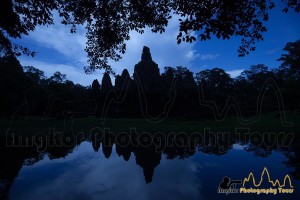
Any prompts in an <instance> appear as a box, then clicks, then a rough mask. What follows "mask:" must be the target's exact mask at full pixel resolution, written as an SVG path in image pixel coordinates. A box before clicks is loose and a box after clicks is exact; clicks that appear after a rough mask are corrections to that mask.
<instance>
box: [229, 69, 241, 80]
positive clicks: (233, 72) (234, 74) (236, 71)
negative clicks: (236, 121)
mask: <svg viewBox="0 0 300 200" xmlns="http://www.w3.org/2000/svg"><path fill="white" fill-rule="evenodd" d="M244 70H245V69H237V70H228V71H226V73H228V74H230V76H231V78H235V77H237V76H239V75H241V73H242V72H243V71H244Z"/></svg>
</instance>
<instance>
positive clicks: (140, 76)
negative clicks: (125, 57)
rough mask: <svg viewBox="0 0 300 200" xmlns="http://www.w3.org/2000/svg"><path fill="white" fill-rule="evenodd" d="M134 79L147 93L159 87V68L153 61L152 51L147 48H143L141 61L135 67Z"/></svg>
mask: <svg viewBox="0 0 300 200" xmlns="http://www.w3.org/2000/svg"><path fill="white" fill-rule="evenodd" d="M133 77H134V80H135V81H136V83H140V84H141V85H140V86H142V87H143V89H144V90H145V91H149V90H155V89H157V88H158V87H159V78H160V73H159V68H158V65H157V64H156V63H155V62H154V61H153V60H152V57H151V53H150V49H149V48H148V47H146V46H144V48H143V53H142V58H141V61H140V62H139V63H138V64H136V65H135V67H134V74H133Z"/></svg>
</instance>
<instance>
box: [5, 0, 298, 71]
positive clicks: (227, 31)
mask: <svg viewBox="0 0 300 200" xmlns="http://www.w3.org/2000/svg"><path fill="white" fill-rule="evenodd" d="M282 1H283V2H284V3H285V5H286V6H285V7H284V8H283V12H287V11H288V10H289V9H292V10H294V11H296V12H299V10H300V2H299V0H282ZM274 5H275V4H274V2H273V1H272V0H263V1H261V0H247V1H242V0H237V1H232V0H217V1H210V0H101V1H100V0H77V1H73V0H48V1H38V0H14V1H13V0H2V1H1V6H0V43H1V49H0V51H1V54H2V55H3V54H5V55H7V54H15V55H20V54H21V53H24V54H27V55H32V56H33V55H34V54H35V52H31V51H30V50H29V49H28V48H26V47H22V46H19V45H17V44H14V43H13V42H12V39H13V38H21V37H22V36H23V35H28V34H29V32H30V31H34V29H35V28H36V26H37V25H50V24H52V23H53V11H58V13H59V15H60V17H61V19H62V23H63V24H68V25H71V32H72V33H75V32H76V26H78V25H83V26H85V27H86V30H87V33H86V37H87V44H86V48H85V51H86V52H87V55H88V63H89V65H88V66H85V71H86V72H87V73H91V72H93V71H94V70H95V69H98V68H100V69H101V68H104V69H106V70H107V71H111V66H110V65H109V64H108V60H109V59H112V60H114V61H118V60H120V59H121V55H122V54H124V53H125V51H126V43H125V42H126V41H127V40H129V39H130V36H129V32H130V31H137V32H139V33H143V32H144V29H145V28H146V27H150V28H151V30H152V31H153V32H159V33H162V32H164V31H165V28H166V26H167V25H168V21H169V20H170V19H171V17H172V15H179V16H180V18H179V22H180V25H179V33H178V36H177V43H178V44H179V43H181V42H182V41H184V42H193V41H195V40H197V38H196V37H195V34H198V35H199V40H201V41H202V40H207V39H210V38H211V37H212V36H213V35H214V36H216V37H218V38H223V39H229V38H231V37H232V36H240V37H241V45H240V47H239V49H238V53H239V55H240V56H244V55H246V54H248V53H249V51H253V50H255V47H254V44H255V43H256V42H258V41H260V40H262V39H263V36H262V33H263V32H265V31H266V27H265V26H264V24H263V22H264V21H267V20H268V18H269V15H268V13H269V10H270V9H272V8H273V7H274Z"/></svg>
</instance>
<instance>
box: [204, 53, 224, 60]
mask: <svg viewBox="0 0 300 200" xmlns="http://www.w3.org/2000/svg"><path fill="white" fill-rule="evenodd" d="M219 55H220V54H218V53H216V54H212V53H207V54H201V55H200V60H215V59H217V58H218V57H219Z"/></svg>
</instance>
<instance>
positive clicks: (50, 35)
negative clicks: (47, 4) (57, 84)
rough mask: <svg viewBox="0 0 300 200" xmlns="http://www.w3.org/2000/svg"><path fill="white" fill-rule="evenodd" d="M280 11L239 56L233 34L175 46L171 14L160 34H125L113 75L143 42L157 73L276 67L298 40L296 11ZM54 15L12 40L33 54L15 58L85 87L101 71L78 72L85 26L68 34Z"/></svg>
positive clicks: (135, 58) (134, 58) (130, 64)
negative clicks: (250, 49) (123, 50)
mask: <svg viewBox="0 0 300 200" xmlns="http://www.w3.org/2000/svg"><path fill="white" fill-rule="evenodd" d="M281 9H282V7H280V6H279V5H278V6H277V7H276V8H275V9H273V10H271V12H270V18H269V21H268V22H266V23H265V25H266V27H267V29H268V31H267V32H266V33H264V34H263V36H264V40H263V41H261V42H259V43H257V44H256V51H254V52H251V53H250V55H248V56H245V57H243V58H240V57H238V53H237V49H238V47H239V45H240V39H241V38H238V37H234V38H231V39H230V40H222V39H220V40H218V39H216V38H212V39H211V40H209V41H205V42H199V41H196V42H194V43H192V44H187V43H181V44H180V45H177V43H176V36H177V34H178V27H179V23H178V18H177V17H176V16H174V17H173V19H172V20H171V21H170V22H169V25H168V27H167V29H166V32H165V33H163V34H155V33H151V31H150V30H149V29H146V30H145V33H144V34H142V35H141V34H139V33H136V32H131V33H130V36H131V39H130V40H129V41H128V42H127V51H126V53H125V54H124V55H123V59H122V60H121V61H119V62H117V63H116V62H112V61H110V62H109V63H110V64H111V65H112V66H113V69H114V70H115V72H116V73H121V72H122V70H123V69H125V68H127V69H128V70H129V73H130V75H132V73H133V69H134V65H135V64H136V63H138V62H139V61H140V58H141V52H142V49H143V46H148V47H149V48H150V50H151V54H152V58H153V60H154V61H155V62H156V63H157V64H158V65H159V68H160V72H161V73H162V72H163V67H165V66H172V67H176V66H179V65H181V66H184V67H187V68H189V69H190V70H191V71H193V72H195V73H196V72H199V71H201V70H204V69H211V68H214V67H219V68H222V69H224V70H225V71H227V72H228V73H229V74H231V76H232V77H236V76H238V75H239V74H240V72H242V71H243V70H245V69H248V68H249V67H250V66H251V65H254V64H266V65H267V66H269V67H270V68H274V67H278V66H279V65H280V62H278V61H276V60H277V59H278V58H279V57H280V55H281V54H282V53H283V51H282V49H283V48H284V46H285V44H286V43H287V42H293V41H296V40H298V39H300V26H299V24H300V23H299V21H300V13H295V12H293V11H290V12H288V13H287V14H285V13H282V12H281ZM54 18H55V24H54V25H51V26H48V27H46V26H38V27H37V28H36V30H35V31H34V32H31V33H30V35H29V36H24V37H23V38H22V39H20V40H18V41H17V42H18V43H19V44H22V45H25V46H27V47H29V48H30V49H31V50H33V51H37V52H38V54H37V55H36V56H35V57H34V58H31V57H26V56H22V57H20V58H19V59H20V61H21V64H22V65H23V66H27V65H32V66H34V67H37V68H39V69H41V70H43V71H44V72H45V74H46V76H48V77H50V76H51V75H52V74H53V73H54V72H55V71H60V72H62V73H64V74H67V79H69V80H72V81H73V82H74V83H80V84H82V85H85V86H87V85H90V84H91V83H92V81H93V80H94V79H96V78H97V79H98V80H101V78H102V73H103V71H101V70H98V71H96V72H94V73H93V74H92V75H86V74H85V73H84V70H83V66H85V65H87V63H86V61H87V57H86V53H85V52H84V48H85V42H86V38H85V29H84V28H83V27H78V30H77V33H76V34H71V33H70V27H68V26H65V25H62V24H60V18H59V17H58V16H57V14H54ZM113 82H114V81H113Z"/></svg>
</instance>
